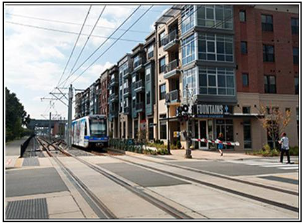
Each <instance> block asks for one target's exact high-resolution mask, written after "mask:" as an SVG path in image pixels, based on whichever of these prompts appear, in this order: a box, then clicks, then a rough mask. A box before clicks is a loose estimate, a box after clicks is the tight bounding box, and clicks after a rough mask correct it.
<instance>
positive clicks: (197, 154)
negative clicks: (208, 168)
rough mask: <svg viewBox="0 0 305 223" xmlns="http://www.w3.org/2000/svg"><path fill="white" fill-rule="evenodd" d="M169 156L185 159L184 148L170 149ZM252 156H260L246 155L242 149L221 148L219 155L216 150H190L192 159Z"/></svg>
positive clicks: (228, 158)
mask: <svg viewBox="0 0 305 223" xmlns="http://www.w3.org/2000/svg"><path fill="white" fill-rule="evenodd" d="M171 154H172V155H171V156H169V158H171V159H176V160H181V159H183V160H186V158H185V157H184V155H185V150H184V149H179V150H171ZM253 158H261V156H254V155H247V154H245V152H244V151H226V150H223V156H220V153H219V152H218V151H208V150H199V149H196V150H192V159H200V160H202V159H207V160H216V159H217V160H219V159H224V160H232V159H253Z"/></svg>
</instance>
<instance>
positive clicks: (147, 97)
mask: <svg viewBox="0 0 305 223" xmlns="http://www.w3.org/2000/svg"><path fill="white" fill-rule="evenodd" d="M146 104H148V105H149V104H150V92H148V93H146Z"/></svg>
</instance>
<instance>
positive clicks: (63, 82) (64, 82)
mask: <svg viewBox="0 0 305 223" xmlns="http://www.w3.org/2000/svg"><path fill="white" fill-rule="evenodd" d="M140 7H141V5H139V6H138V7H137V8H136V9H135V10H134V11H133V12H132V13H131V14H130V15H129V16H128V17H127V18H126V19H125V20H124V21H123V22H122V23H121V25H119V26H118V27H117V29H116V30H115V31H113V32H112V33H111V34H110V36H109V37H108V38H107V39H106V40H105V41H104V42H102V43H101V44H100V45H99V46H98V47H97V49H96V50H94V51H93V52H92V53H91V54H90V56H89V57H87V59H86V60H85V61H84V62H83V63H82V64H81V65H80V66H79V67H78V68H77V69H75V70H74V72H73V73H71V74H70V75H69V76H68V77H67V78H66V79H65V80H64V81H62V82H61V83H59V84H58V85H57V87H59V86H61V84H63V86H65V84H66V82H67V81H68V79H69V78H70V77H71V76H72V75H73V74H74V73H75V72H76V71H77V70H78V69H80V68H81V67H82V66H83V65H84V64H85V63H86V62H87V61H88V60H89V59H90V58H91V57H92V56H93V55H94V54H95V53H96V52H97V51H98V50H99V49H100V48H101V47H102V46H103V45H104V44H105V43H106V42H107V40H109V39H110V37H112V36H113V35H114V34H115V33H116V31H117V30H118V29H119V28H120V27H122V26H123V25H124V24H125V23H126V22H127V21H128V20H129V19H130V18H131V17H132V16H133V15H134V14H135V13H136V12H137V11H138V10H139V8H140ZM125 32H126V31H125ZM119 39H120V38H119ZM117 40H118V39H117ZM117 40H116V41H117Z"/></svg>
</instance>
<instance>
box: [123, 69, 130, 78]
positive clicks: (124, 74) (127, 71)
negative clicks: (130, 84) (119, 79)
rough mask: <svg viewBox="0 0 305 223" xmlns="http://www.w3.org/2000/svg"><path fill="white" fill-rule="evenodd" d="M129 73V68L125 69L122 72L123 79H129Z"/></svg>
mask: <svg viewBox="0 0 305 223" xmlns="http://www.w3.org/2000/svg"><path fill="white" fill-rule="evenodd" d="M129 71H130V70H129V68H127V69H125V70H124V71H123V78H127V77H129V75H130V72H129Z"/></svg>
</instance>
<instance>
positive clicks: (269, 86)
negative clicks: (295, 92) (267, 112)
mask: <svg viewBox="0 0 305 223" xmlns="http://www.w3.org/2000/svg"><path fill="white" fill-rule="evenodd" d="M264 83H265V93H276V80H275V76H270V75H268V76H267V75H265V76H264Z"/></svg>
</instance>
